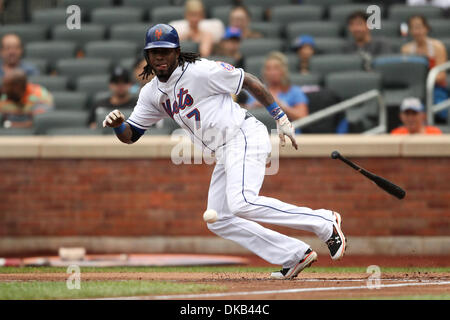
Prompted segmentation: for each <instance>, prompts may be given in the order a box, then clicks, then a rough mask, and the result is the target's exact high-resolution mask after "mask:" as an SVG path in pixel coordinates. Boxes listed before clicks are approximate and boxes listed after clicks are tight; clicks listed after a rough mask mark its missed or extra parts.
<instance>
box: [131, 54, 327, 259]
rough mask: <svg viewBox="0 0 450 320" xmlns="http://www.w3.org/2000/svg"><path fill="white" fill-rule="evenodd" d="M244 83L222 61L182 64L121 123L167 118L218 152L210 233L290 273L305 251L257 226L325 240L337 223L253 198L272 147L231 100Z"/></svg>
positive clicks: (150, 88) (320, 213)
mask: <svg viewBox="0 0 450 320" xmlns="http://www.w3.org/2000/svg"><path fill="white" fill-rule="evenodd" d="M243 82H244V71H243V70H242V69H236V68H234V67H233V66H231V65H229V64H226V63H223V62H214V61H209V60H205V59H202V60H200V61H197V62H195V63H189V64H185V67H184V69H183V68H182V67H177V68H176V69H175V71H174V72H173V73H172V75H171V76H170V78H169V80H168V81H167V82H165V83H164V82H160V81H159V80H158V78H157V77H155V78H154V79H153V80H152V81H151V82H149V83H148V84H147V85H145V86H144V87H143V88H142V89H141V92H140V95H139V100H138V103H137V105H136V107H135V109H134V111H133V113H132V114H131V116H130V118H129V119H128V120H127V122H128V123H129V124H131V125H133V126H135V127H137V128H140V129H144V130H145V129H148V128H149V127H150V126H151V125H152V124H154V123H156V122H157V121H159V120H160V119H161V118H165V117H172V118H173V119H174V120H175V121H176V122H177V123H178V124H179V125H180V126H181V127H182V128H184V129H185V130H186V131H187V132H189V134H190V136H191V139H192V141H193V142H194V143H196V144H199V145H200V146H203V147H204V148H208V149H210V150H213V151H216V149H217V150H219V152H216V153H215V155H216V157H217V158H218V159H217V160H218V161H217V163H216V166H215V169H214V172H213V175H212V179H211V184H210V188H209V192H208V209H212V210H215V211H216V212H217V213H218V220H217V221H216V222H214V223H208V228H209V229H210V230H211V231H212V232H214V233H216V234H217V235H219V236H221V237H223V238H225V239H229V240H232V241H235V242H237V243H239V244H241V245H242V246H244V247H246V248H247V249H249V250H250V251H252V252H254V253H255V254H257V255H258V256H260V257H261V258H263V259H265V260H266V261H269V262H270V263H273V264H280V265H283V266H284V267H288V268H290V267H292V266H294V265H296V264H297V263H298V262H299V260H301V259H303V257H304V255H305V252H306V251H307V250H308V248H309V245H307V244H306V243H304V242H302V241H300V240H298V239H296V238H292V237H288V236H285V235H283V234H280V233H278V232H276V231H273V230H270V229H268V228H265V227H263V226H261V225H260V224H259V223H270V224H275V225H281V226H285V227H291V228H294V229H300V230H306V231H311V232H314V233H316V234H317V236H318V237H319V238H320V239H322V240H323V241H326V240H327V239H329V237H330V235H331V234H332V230H333V223H335V222H334V220H333V214H332V212H331V211H330V210H324V209H320V210H312V209H310V208H306V207H297V206H294V205H291V204H287V203H284V202H281V201H279V200H277V199H273V198H268V197H262V196H259V190H260V188H261V185H262V182H263V179H264V172H265V167H266V158H267V155H268V153H269V152H270V149H271V144H270V139H269V135H268V132H267V128H266V127H265V126H264V125H263V124H262V123H261V122H259V121H258V120H256V118H254V117H247V118H246V117H245V111H244V110H243V109H241V108H240V106H239V105H238V104H236V103H234V102H233V100H232V97H231V94H238V93H239V91H240V90H241V88H242V83H243ZM217 137H219V139H216V138H217ZM220 137H222V138H221V139H220ZM224 143H225V144H224Z"/></svg>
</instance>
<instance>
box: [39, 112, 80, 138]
mask: <svg viewBox="0 0 450 320" xmlns="http://www.w3.org/2000/svg"><path fill="white" fill-rule="evenodd" d="M86 124H87V112H86V111H68V110H53V111H49V112H46V113H42V114H38V115H36V116H34V121H33V125H34V134H36V135H45V134H46V133H47V130H49V129H52V128H67V127H80V128H82V127H86Z"/></svg>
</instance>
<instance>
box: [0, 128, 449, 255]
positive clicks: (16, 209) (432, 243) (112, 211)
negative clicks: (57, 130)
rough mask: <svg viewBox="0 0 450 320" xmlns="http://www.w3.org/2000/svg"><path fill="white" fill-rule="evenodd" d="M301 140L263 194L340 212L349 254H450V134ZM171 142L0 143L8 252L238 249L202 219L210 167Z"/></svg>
mask: <svg viewBox="0 0 450 320" xmlns="http://www.w3.org/2000/svg"><path fill="white" fill-rule="evenodd" d="M298 142H299V144H300V150H299V151H295V150H294V149H293V148H291V147H288V148H283V149H281V150H280V159H279V171H278V173H277V174H276V175H271V176H267V177H266V180H265V183H264V185H263V188H262V190H261V194H262V195H265V196H271V197H276V198H278V199H280V200H282V201H286V202H290V203H294V204H297V205H299V206H307V207H311V208H315V209H319V208H327V209H332V210H335V211H338V212H340V213H342V216H343V228H344V231H345V233H346V235H347V236H348V237H349V238H350V239H352V238H353V239H354V241H352V247H353V249H352V250H353V251H349V253H351V252H354V253H355V254H356V253H358V254H361V253H367V254H377V253H385V254H386V251H388V252H389V254H397V253H402V254H405V253H407V254H408V253H410V254H450V237H449V236H450V223H449V221H450V210H449V208H450V166H449V164H450V162H449V157H450V136H448V135H444V136H440V137H425V136H424V137H390V136H373V137H368V136H360V135H357V136H352V135H348V136H334V135H332V136H328V135H321V136H313V135H311V136H309V135H308V136H306V135H305V136H298ZM183 146H184V147H185V148H186V149H185V151H186V150H191V151H192V149H191V146H190V144H189V143H188V142H186V144H185V145H183ZM273 146H274V148H275V149H274V150H278V146H277V139H276V137H274V139H273ZM174 147H176V148H179V141H177V140H176V139H171V138H170V137H144V138H143V139H142V140H140V141H139V142H138V143H137V144H136V145H132V146H128V145H123V144H121V143H120V142H118V141H116V140H115V138H114V137H111V136H108V137H64V138H63V137H27V138H17V137H11V138H10V137H8V138H0V255H6V254H20V253H28V252H37V251H39V252H42V251H54V249H55V248H56V247H58V244H60V243H61V244H64V243H65V244H66V245H67V244H70V245H79V244H82V245H85V246H87V247H88V248H89V247H90V249H91V250H94V251H96V252H99V251H102V250H101V248H103V249H104V251H105V252H113V251H114V250H118V249H119V248H120V250H121V251H133V250H138V251H139V252H164V251H170V252H186V251H189V248H192V251H195V252H202V251H205V252H214V251H216V252H220V253H225V252H227V253H233V252H242V249H240V248H239V247H237V246H235V245H234V244H232V243H229V242H227V241H224V240H221V239H218V238H217V237H216V236H215V235H213V234H212V233H210V232H209V231H208V229H207V228H206V226H205V223H204V222H203V220H202V213H203V211H204V210H205V208H206V199H207V192H208V186H209V180H210V176H211V173H212V170H213V166H212V165H207V164H195V165H194V164H190V165H174V164H173V163H172V161H171V155H172V153H173V151H174V150H175V149H174ZM177 150H178V149H177ZM333 150H339V151H340V152H341V153H342V154H344V155H346V156H349V157H351V158H352V159H354V160H355V161H356V162H357V163H359V164H360V165H362V166H363V167H365V168H366V169H368V170H370V171H372V172H374V173H376V174H379V175H381V176H384V177H385V178H387V179H389V180H391V181H393V182H395V183H397V184H398V185H400V186H402V187H403V188H404V189H405V190H406V191H407V196H406V198H405V199H404V200H397V199H396V198H393V197H392V196H390V195H388V194H387V193H385V192H383V191H382V190H381V189H379V188H378V187H377V186H375V185H374V184H373V183H371V182H370V181H369V180H367V179H365V178H364V177H363V176H361V175H360V174H358V173H357V172H355V171H353V170H352V169H350V168H349V167H347V166H345V165H344V164H343V163H341V162H339V161H336V160H332V159H330V157H329V155H330V153H331V151H333ZM275 153H276V152H274V154H275ZM274 229H275V230H278V231H281V232H284V233H286V234H288V235H291V236H296V237H300V238H305V237H306V239H308V241H312V242H313V243H316V242H317V240H315V238H314V237H312V236H313V235H311V234H309V233H305V232H301V231H296V230H291V229H287V228H282V227H275V228H274ZM105 239H107V240H108V241H106V240H105ZM186 239H190V240H186ZM205 239H206V240H205ZM208 239H210V240H211V241H212V242H211V241H208ZM395 239H398V240H399V241H398V242H397V241H395ZM405 239H406V240H405ZM186 243H191V245H190V246H186ZM212 243H214V245H212V246H211V244H212ZM388 244H390V245H388ZM394 244H396V245H394ZM400 244H402V245H400ZM317 245H319V244H317ZM386 246H389V248H386ZM383 251H384V252H383Z"/></svg>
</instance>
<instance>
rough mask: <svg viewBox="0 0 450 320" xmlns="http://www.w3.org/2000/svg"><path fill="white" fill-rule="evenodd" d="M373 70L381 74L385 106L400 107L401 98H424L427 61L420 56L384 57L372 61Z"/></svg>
mask: <svg viewBox="0 0 450 320" xmlns="http://www.w3.org/2000/svg"><path fill="white" fill-rule="evenodd" d="M373 69H374V70H375V71H378V72H380V73H381V76H382V86H383V91H384V97H385V101H386V104H387V105H397V106H398V105H400V103H401V101H402V100H403V98H405V97H408V96H415V97H417V98H419V99H422V100H423V99H424V97H425V80H426V77H427V73H428V60H427V59H426V58H425V57H422V56H404V55H385V56H380V57H377V58H375V59H374V61H373Z"/></svg>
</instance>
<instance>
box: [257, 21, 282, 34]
mask: <svg viewBox="0 0 450 320" xmlns="http://www.w3.org/2000/svg"><path fill="white" fill-rule="evenodd" d="M250 29H251V30H253V31H256V32H260V33H262V34H263V35H264V37H266V38H278V37H280V35H281V32H282V27H281V24H279V23H276V22H266V21H264V22H253V21H252V23H251V24H250Z"/></svg>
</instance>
